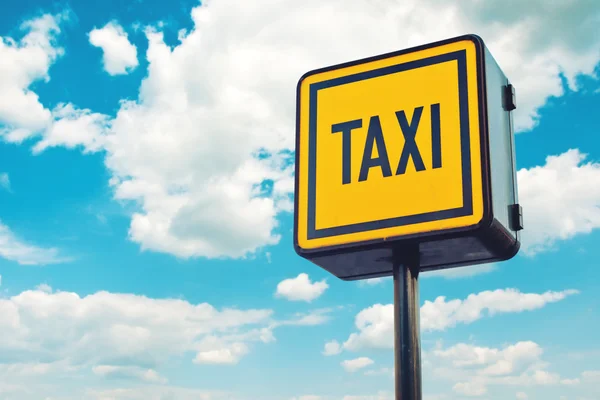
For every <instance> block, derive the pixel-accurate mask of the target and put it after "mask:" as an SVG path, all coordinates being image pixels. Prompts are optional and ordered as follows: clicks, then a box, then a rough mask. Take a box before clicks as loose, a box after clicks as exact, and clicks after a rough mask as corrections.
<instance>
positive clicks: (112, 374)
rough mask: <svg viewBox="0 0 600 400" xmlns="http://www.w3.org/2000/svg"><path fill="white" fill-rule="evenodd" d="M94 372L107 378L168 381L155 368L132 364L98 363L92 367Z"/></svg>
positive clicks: (151, 381)
mask: <svg viewBox="0 0 600 400" xmlns="http://www.w3.org/2000/svg"><path fill="white" fill-rule="evenodd" d="M92 371H93V372H94V374H96V375H98V376H101V377H103V378H106V379H123V378H124V379H132V378H133V379H137V380H141V381H144V382H148V383H159V384H164V383H167V379H166V378H164V377H162V376H160V375H159V374H158V373H157V372H156V371H155V370H153V369H144V368H140V367H132V366H127V367H124V366H120V365H97V366H95V367H93V368H92Z"/></svg>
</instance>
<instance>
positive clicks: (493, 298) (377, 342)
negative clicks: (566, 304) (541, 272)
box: [344, 289, 578, 351]
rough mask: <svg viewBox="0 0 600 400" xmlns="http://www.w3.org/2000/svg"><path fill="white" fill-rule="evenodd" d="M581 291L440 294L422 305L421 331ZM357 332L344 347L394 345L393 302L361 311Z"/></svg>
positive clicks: (525, 307)
mask: <svg viewBox="0 0 600 400" xmlns="http://www.w3.org/2000/svg"><path fill="white" fill-rule="evenodd" d="M576 293H578V292H577V291H576V290H565V291H562V292H552V291H548V292H545V293H541V294H538V293H521V292H519V291H518V290H516V289H498V290H494V291H483V292H480V293H476V294H471V295H469V296H468V297H467V298H466V299H464V300H461V299H453V300H446V297H444V296H439V297H437V298H436V299H435V300H434V301H429V300H426V301H425V302H424V304H423V306H421V314H420V324H421V330H422V331H443V330H445V329H447V328H451V327H453V326H455V325H457V324H469V323H472V322H474V321H476V320H478V319H481V318H483V317H484V316H485V314H486V312H487V314H488V315H490V316H493V315H495V314H500V313H511V312H522V311H531V310H535V309H538V308H541V307H544V306H545V305H546V304H549V303H554V302H557V301H560V300H563V299H565V298H566V297H567V296H570V295H573V294H576ZM355 325H356V328H358V332H357V333H352V334H351V335H350V337H349V338H348V340H347V341H346V342H345V343H344V349H348V350H353V351H356V350H360V349H362V348H364V347H371V348H391V347H392V346H393V335H394V305H393V304H386V305H383V304H375V305H373V306H371V307H368V308H365V309H364V310H362V311H360V312H359V313H358V314H357V315H356V318H355Z"/></svg>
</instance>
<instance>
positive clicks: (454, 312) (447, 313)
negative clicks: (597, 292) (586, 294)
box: [421, 289, 578, 331]
mask: <svg viewBox="0 0 600 400" xmlns="http://www.w3.org/2000/svg"><path fill="white" fill-rule="evenodd" d="M577 293H578V291H577V290H565V291H562V292H553V291H547V292H545V293H541V294H538V293H521V292H520V291H518V290H516V289H497V290H494V291H489V290H488V291H483V292H480V293H477V294H470V295H469V296H468V297H467V298H466V299H464V300H458V299H455V300H450V301H446V298H445V297H444V296H439V297H438V298H436V299H435V300H434V301H433V302H431V301H425V303H424V304H423V306H422V307H421V326H422V327H423V330H426V331H427V330H444V329H446V328H448V327H452V326H455V325H456V324H457V323H471V322H473V321H476V320H478V319H480V318H482V316H483V312H484V311H487V312H488V314H489V315H495V314H500V313H510V312H522V311H531V310H535V309H538V308H542V307H544V306H545V305H546V304H549V303H555V302H558V301H561V300H563V299H565V298H566V297H567V296H571V295H574V294H577Z"/></svg>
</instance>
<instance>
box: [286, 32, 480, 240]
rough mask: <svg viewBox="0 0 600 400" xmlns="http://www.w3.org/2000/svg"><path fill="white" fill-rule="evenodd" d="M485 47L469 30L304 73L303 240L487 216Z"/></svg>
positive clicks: (299, 233) (405, 232)
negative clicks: (434, 43)
mask: <svg viewBox="0 0 600 400" xmlns="http://www.w3.org/2000/svg"><path fill="white" fill-rule="evenodd" d="M481 57H482V55H480V52H479V50H478V48H477V45H476V43H475V42H474V41H472V40H469V39H463V40H459V41H454V42H448V43H444V44H441V45H437V46H435V47H428V48H420V49H418V50H415V51H411V52H407V53H401V54H392V55H388V56H381V57H377V58H373V59H367V60H362V61H359V62H355V63H350V64H345V65H341V66H337V67H331V68H326V69H322V70H318V71H314V72H311V73H308V74H306V75H305V76H304V77H303V78H302V79H301V81H300V83H299V86H298V127H297V129H298V131H297V135H298V137H297V140H298V142H297V146H298V147H297V149H296V151H297V152H298V155H297V156H298V158H297V160H298V163H297V169H296V171H297V187H296V203H297V204H296V213H297V215H296V232H295V234H296V243H297V246H298V247H299V248H300V249H303V250H312V249H321V248H327V247H331V246H339V245H347V244H356V243H364V242H372V241H376V240H388V239H390V238H397V237H401V236H406V237H408V236H411V237H413V236H415V235H424V234H439V233H441V232H444V231H449V230H453V229H456V228H465V227H469V226H475V225H477V224H478V223H479V222H480V221H481V220H482V218H483V214H484V198H483V188H482V173H483V172H482V162H481V143H480V141H481V133H480V129H481V128H480V123H481V122H482V121H480V106H481V105H480V101H481V99H480V98H479V95H478V93H479V88H478V85H479V84H480V81H479V79H478V77H479V74H482V73H483V72H482V70H481V67H480V66H481V64H482V59H481Z"/></svg>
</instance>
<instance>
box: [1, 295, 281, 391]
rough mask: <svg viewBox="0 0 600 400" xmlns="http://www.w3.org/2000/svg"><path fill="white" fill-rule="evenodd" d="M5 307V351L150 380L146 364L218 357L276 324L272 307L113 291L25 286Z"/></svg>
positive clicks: (4, 301)
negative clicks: (229, 306) (255, 328)
mask: <svg viewBox="0 0 600 400" xmlns="http://www.w3.org/2000/svg"><path fill="white" fill-rule="evenodd" d="M0 313H1V314H2V315H3V318H2V321H0V336H1V337H3V338H4V339H3V340H2V342H1V343H0V352H2V353H3V354H6V355H8V354H14V355H15V357H17V358H18V359H19V360H23V361H26V360H37V359H38V358H39V357H42V356H43V357H44V358H45V359H54V360H68V362H69V363H70V364H71V365H73V366H88V365H89V366H109V367H100V369H97V370H96V371H95V372H96V373H97V374H100V375H110V374H113V375H115V374H119V375H123V374H126V373H134V374H138V375H139V376H140V377H144V376H145V377H146V378H145V379H147V380H148V379H150V380H151V379H153V376H154V375H153V373H152V372H149V373H148V372H147V371H146V370H148V369H154V368H155V367H156V366H160V365H162V364H163V363H164V362H166V361H167V360H169V359H170V358H171V357H181V356H183V355H184V354H186V353H188V352H193V353H195V354H196V356H197V358H198V360H199V361H210V360H211V359H212V360H213V361H215V362H216V361H218V356H211V354H209V353H208V352H210V351H211V350H216V351H220V350H222V349H223V348H224V347H226V346H229V347H230V348H232V349H234V350H238V348H239V345H238V344H237V343H236V342H239V341H240V340H239V339H240V338H239V337H236V336H240V334H244V335H245V337H242V339H243V341H244V342H245V343H249V342H255V341H263V338H265V339H267V338H266V335H265V334H264V332H263V334H262V335H261V334H255V333H254V331H253V330H251V329H250V328H252V327H253V326H257V325H258V326H259V327H260V326H261V325H262V327H263V328H266V329H269V325H270V324H271V323H272V322H273V321H272V320H271V318H270V317H271V315H272V311H271V310H266V309H256V310H254V309H250V310H238V309H223V310H217V309H215V308H214V307H213V306H211V305H210V304H206V303H201V304H191V303H189V302H187V301H184V300H175V299H151V298H147V297H143V296H137V295H130V294H114V293H108V292H98V293H95V294H91V295H88V296H85V297H80V296H79V295H77V294H76V293H71V292H60V291H58V292H53V293H49V292H47V291H41V290H34V291H25V292H22V293H20V294H19V295H16V296H13V297H10V298H6V299H0ZM212 337H216V338H217V340H212V341H211V338H212ZM264 341H265V342H266V341H268V340H264ZM211 345H213V347H211ZM235 355H237V356H240V354H239V352H238V353H235ZM110 366H121V367H132V368H129V369H114V368H110ZM139 368H143V369H144V371H145V372H143V373H142V372H140V371H141V370H140V369H139ZM144 374H145V375H144ZM156 379H159V378H158V377H156Z"/></svg>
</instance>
